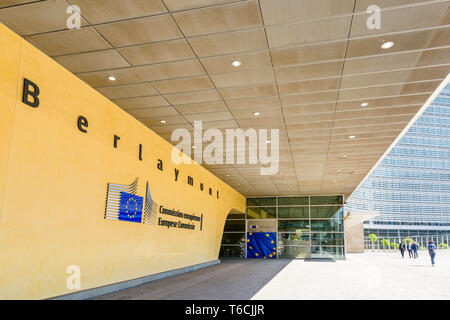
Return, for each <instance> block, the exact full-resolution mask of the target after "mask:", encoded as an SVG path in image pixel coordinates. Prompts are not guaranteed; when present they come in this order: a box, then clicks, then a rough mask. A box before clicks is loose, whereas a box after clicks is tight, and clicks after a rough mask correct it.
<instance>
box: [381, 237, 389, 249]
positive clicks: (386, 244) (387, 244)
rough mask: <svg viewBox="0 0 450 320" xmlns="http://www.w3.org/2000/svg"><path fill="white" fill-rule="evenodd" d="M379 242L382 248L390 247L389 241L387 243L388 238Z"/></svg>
mask: <svg viewBox="0 0 450 320" xmlns="http://www.w3.org/2000/svg"><path fill="white" fill-rule="evenodd" d="M381 244H382V245H383V248H387V249H389V247H390V243H389V240H388V239H383V240H381Z"/></svg>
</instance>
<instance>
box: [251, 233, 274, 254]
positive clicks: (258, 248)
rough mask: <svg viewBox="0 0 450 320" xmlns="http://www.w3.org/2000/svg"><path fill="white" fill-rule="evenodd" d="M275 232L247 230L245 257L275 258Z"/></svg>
mask: <svg viewBox="0 0 450 320" xmlns="http://www.w3.org/2000/svg"><path fill="white" fill-rule="evenodd" d="M276 257H277V250H276V233H275V232H248V233H247V258H255V259H276Z"/></svg>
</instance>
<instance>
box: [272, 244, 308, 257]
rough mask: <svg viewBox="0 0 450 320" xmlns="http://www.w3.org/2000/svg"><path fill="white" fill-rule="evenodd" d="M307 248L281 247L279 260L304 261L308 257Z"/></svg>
mask: <svg viewBox="0 0 450 320" xmlns="http://www.w3.org/2000/svg"><path fill="white" fill-rule="evenodd" d="M310 255H311V254H310V251H309V247H300V246H281V247H280V250H279V254H278V257H279V258H291V259H305V258H309V257H310Z"/></svg>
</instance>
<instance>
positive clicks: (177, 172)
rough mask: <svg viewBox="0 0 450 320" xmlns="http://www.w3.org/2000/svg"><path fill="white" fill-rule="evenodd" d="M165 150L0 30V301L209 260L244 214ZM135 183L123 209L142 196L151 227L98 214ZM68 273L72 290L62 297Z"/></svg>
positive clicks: (208, 178) (231, 196)
mask: <svg viewBox="0 0 450 320" xmlns="http://www.w3.org/2000/svg"><path fill="white" fill-rule="evenodd" d="M37 90H38V92H39V94H37ZM35 97H37V99H36V98H35ZM172 149H173V147H172V145H170V144H169V143H168V142H166V141H165V140H164V139H162V138H161V137H160V136H158V135H157V134H155V133H154V132H152V131H151V130H150V129H148V128H147V127H145V126H144V125H143V124H142V123H140V122H139V121H137V120H136V119H134V118H133V117H131V116H130V115H129V114H127V113H126V112H125V111H123V110H122V109H120V108H119V107H117V106H116V105H115V104H113V103H112V102H111V101H109V100H108V99H107V98H105V97H103V96H102V95H101V94H99V93H98V92H97V91H95V90H94V89H92V88H91V87H89V86H88V85H87V84H85V83H84V82H83V81H81V80H80V79H78V78H77V77H76V76H74V75H73V74H71V73H70V72H69V71H67V70H66V69H64V68H63V67H61V66H60V65H59V64H57V63H56V62H54V61H53V60H52V59H51V58H49V57H47V56H46V55H44V54H43V53H41V52H40V51H39V50H37V49H36V48H34V47H33V46H32V45H30V44H29V43H28V42H26V41H25V40H23V39H22V38H21V37H19V36H18V35H16V34H15V33H13V32H12V31H10V30H9V29H7V28H6V27H5V26H3V25H0V269H1V273H0V298H1V299H42V298H50V297H55V296H60V295H65V294H71V293H74V292H77V291H83V290H88V289H92V288H98V287H102V286H107V285H111V284H114V283H118V282H122V281H128V280H132V279H137V278H140V277H145V276H148V275H152V274H158V273H161V272H166V271H170V270H174V269H179V268H184V267H188V266H193V265H198V264H201V263H205V262H209V261H214V260H216V259H217V257H218V253H219V248H220V242H221V239H222V233H223V228H224V224H225V219H226V217H227V215H228V213H229V212H230V211H239V212H244V211H245V198H244V196H243V195H241V194H239V193H238V192H236V191H235V190H234V189H232V188H231V187H230V186H228V185H227V184H225V183H224V182H223V181H221V180H220V179H218V178H217V177H215V176H214V175H213V174H211V173H210V172H209V171H207V170H206V169H204V168H203V167H202V166H200V165H198V164H191V165H188V164H181V165H176V164H174V163H173V162H172V160H171V152H172ZM134 181H137V187H136V188H134V194H135V195H134V196H133V197H134V198H132V199H141V200H143V201H144V199H145V202H147V201H148V197H149V192H150V193H151V201H153V203H154V205H155V207H154V208H152V209H153V211H154V212H153V213H152V219H151V221H150V223H149V224H146V223H143V222H138V223H136V222H131V221H121V220H114V219H110V217H111V215H110V214H108V206H111V203H113V207H114V203H115V204H116V205H118V201H120V200H118V199H113V198H111V194H110V198H108V191H111V186H112V187H114V186H115V185H124V186H129V185H131V184H132V183H133V182H134ZM147 186H148V187H147ZM108 201H110V203H108ZM114 201H115V202H114ZM155 208H156V210H154V209H155ZM145 209H146V208H145V203H144V204H143V208H142V210H141V211H142V212H143V211H145ZM164 209H166V210H164ZM112 217H114V215H112ZM142 221H144V219H142ZM167 221H169V222H167ZM71 266H76V267H78V268H79V270H80V280H81V281H80V284H81V287H80V288H79V289H70V288H69V287H70V286H68V279H69V278H70V277H71V275H72V274H71V271H70V270H72V269H71Z"/></svg>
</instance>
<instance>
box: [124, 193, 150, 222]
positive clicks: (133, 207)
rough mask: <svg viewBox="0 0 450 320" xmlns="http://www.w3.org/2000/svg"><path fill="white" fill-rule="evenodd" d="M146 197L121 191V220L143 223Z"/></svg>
mask: <svg viewBox="0 0 450 320" xmlns="http://www.w3.org/2000/svg"><path fill="white" fill-rule="evenodd" d="M143 203H144V198H142V197H139V196H136V195H134V194H131V193H127V192H123V191H122V192H120V208H119V220H124V221H131V222H138V223H141V221H142V206H143Z"/></svg>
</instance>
